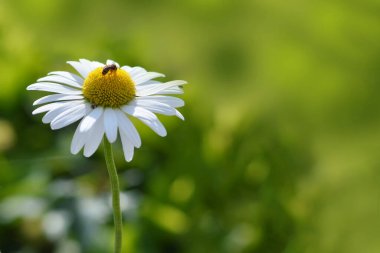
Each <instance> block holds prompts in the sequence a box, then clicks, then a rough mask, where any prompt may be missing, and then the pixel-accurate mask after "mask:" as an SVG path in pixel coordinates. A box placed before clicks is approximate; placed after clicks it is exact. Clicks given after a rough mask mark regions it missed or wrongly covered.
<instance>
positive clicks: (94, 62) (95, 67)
mask: <svg viewBox="0 0 380 253" xmlns="http://www.w3.org/2000/svg"><path fill="white" fill-rule="evenodd" d="M91 66H92V70H94V69H97V68H103V67H104V64H103V63H100V62H98V61H92V62H91Z"/></svg>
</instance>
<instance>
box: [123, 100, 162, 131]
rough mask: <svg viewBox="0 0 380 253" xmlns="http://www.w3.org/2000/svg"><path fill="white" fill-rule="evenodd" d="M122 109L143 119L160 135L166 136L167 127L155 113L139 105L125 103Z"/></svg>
mask: <svg viewBox="0 0 380 253" xmlns="http://www.w3.org/2000/svg"><path fill="white" fill-rule="evenodd" d="M122 110H123V111H124V112H126V113H128V114H129V115H132V116H134V117H136V118H138V119H139V120H141V121H142V122H143V123H144V124H145V125H147V126H148V127H150V128H151V129H152V130H153V131H154V132H156V133H157V134H158V135H159V136H166V129H165V127H164V126H163V125H162V123H161V121H160V120H159V119H158V118H157V116H156V115H154V113H152V112H150V111H148V110H146V109H144V108H142V107H138V106H133V105H125V106H123V107H122Z"/></svg>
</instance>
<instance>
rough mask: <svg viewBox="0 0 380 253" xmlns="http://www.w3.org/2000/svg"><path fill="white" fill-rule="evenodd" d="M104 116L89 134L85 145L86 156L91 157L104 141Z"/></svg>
mask: <svg viewBox="0 0 380 253" xmlns="http://www.w3.org/2000/svg"><path fill="white" fill-rule="evenodd" d="M103 120H104V119H103V116H101V117H100V118H98V119H97V121H96V122H95V124H94V125H93V127H92V128H91V131H89V132H88V133H87V136H86V140H85V144H84V152H83V154H84V156H85V157H90V156H92V155H93V154H94V153H95V151H96V150H97V149H98V147H99V144H100V142H101V141H102V139H103V135H104V127H103Z"/></svg>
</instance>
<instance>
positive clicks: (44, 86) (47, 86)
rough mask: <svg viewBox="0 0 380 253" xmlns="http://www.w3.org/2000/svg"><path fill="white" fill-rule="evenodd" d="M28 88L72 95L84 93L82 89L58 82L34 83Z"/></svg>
mask: <svg viewBox="0 0 380 253" xmlns="http://www.w3.org/2000/svg"><path fill="white" fill-rule="evenodd" d="M26 89H27V90H40V91H47V92H54V93H61V94H72V95H75V94H76V95H80V94H82V91H81V90H78V89H76V88H72V87H68V86H66V85H62V84H58V83H34V84H31V85H29V86H28V87H27V88H26Z"/></svg>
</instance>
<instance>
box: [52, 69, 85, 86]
mask: <svg viewBox="0 0 380 253" xmlns="http://www.w3.org/2000/svg"><path fill="white" fill-rule="evenodd" d="M48 75H57V76H62V77H65V78H67V79H69V80H71V81H75V82H77V83H79V84H81V85H82V84H83V81H84V79H83V78H82V77H80V76H78V75H76V74H73V73H70V72H66V71H53V72H50V73H48Z"/></svg>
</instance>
